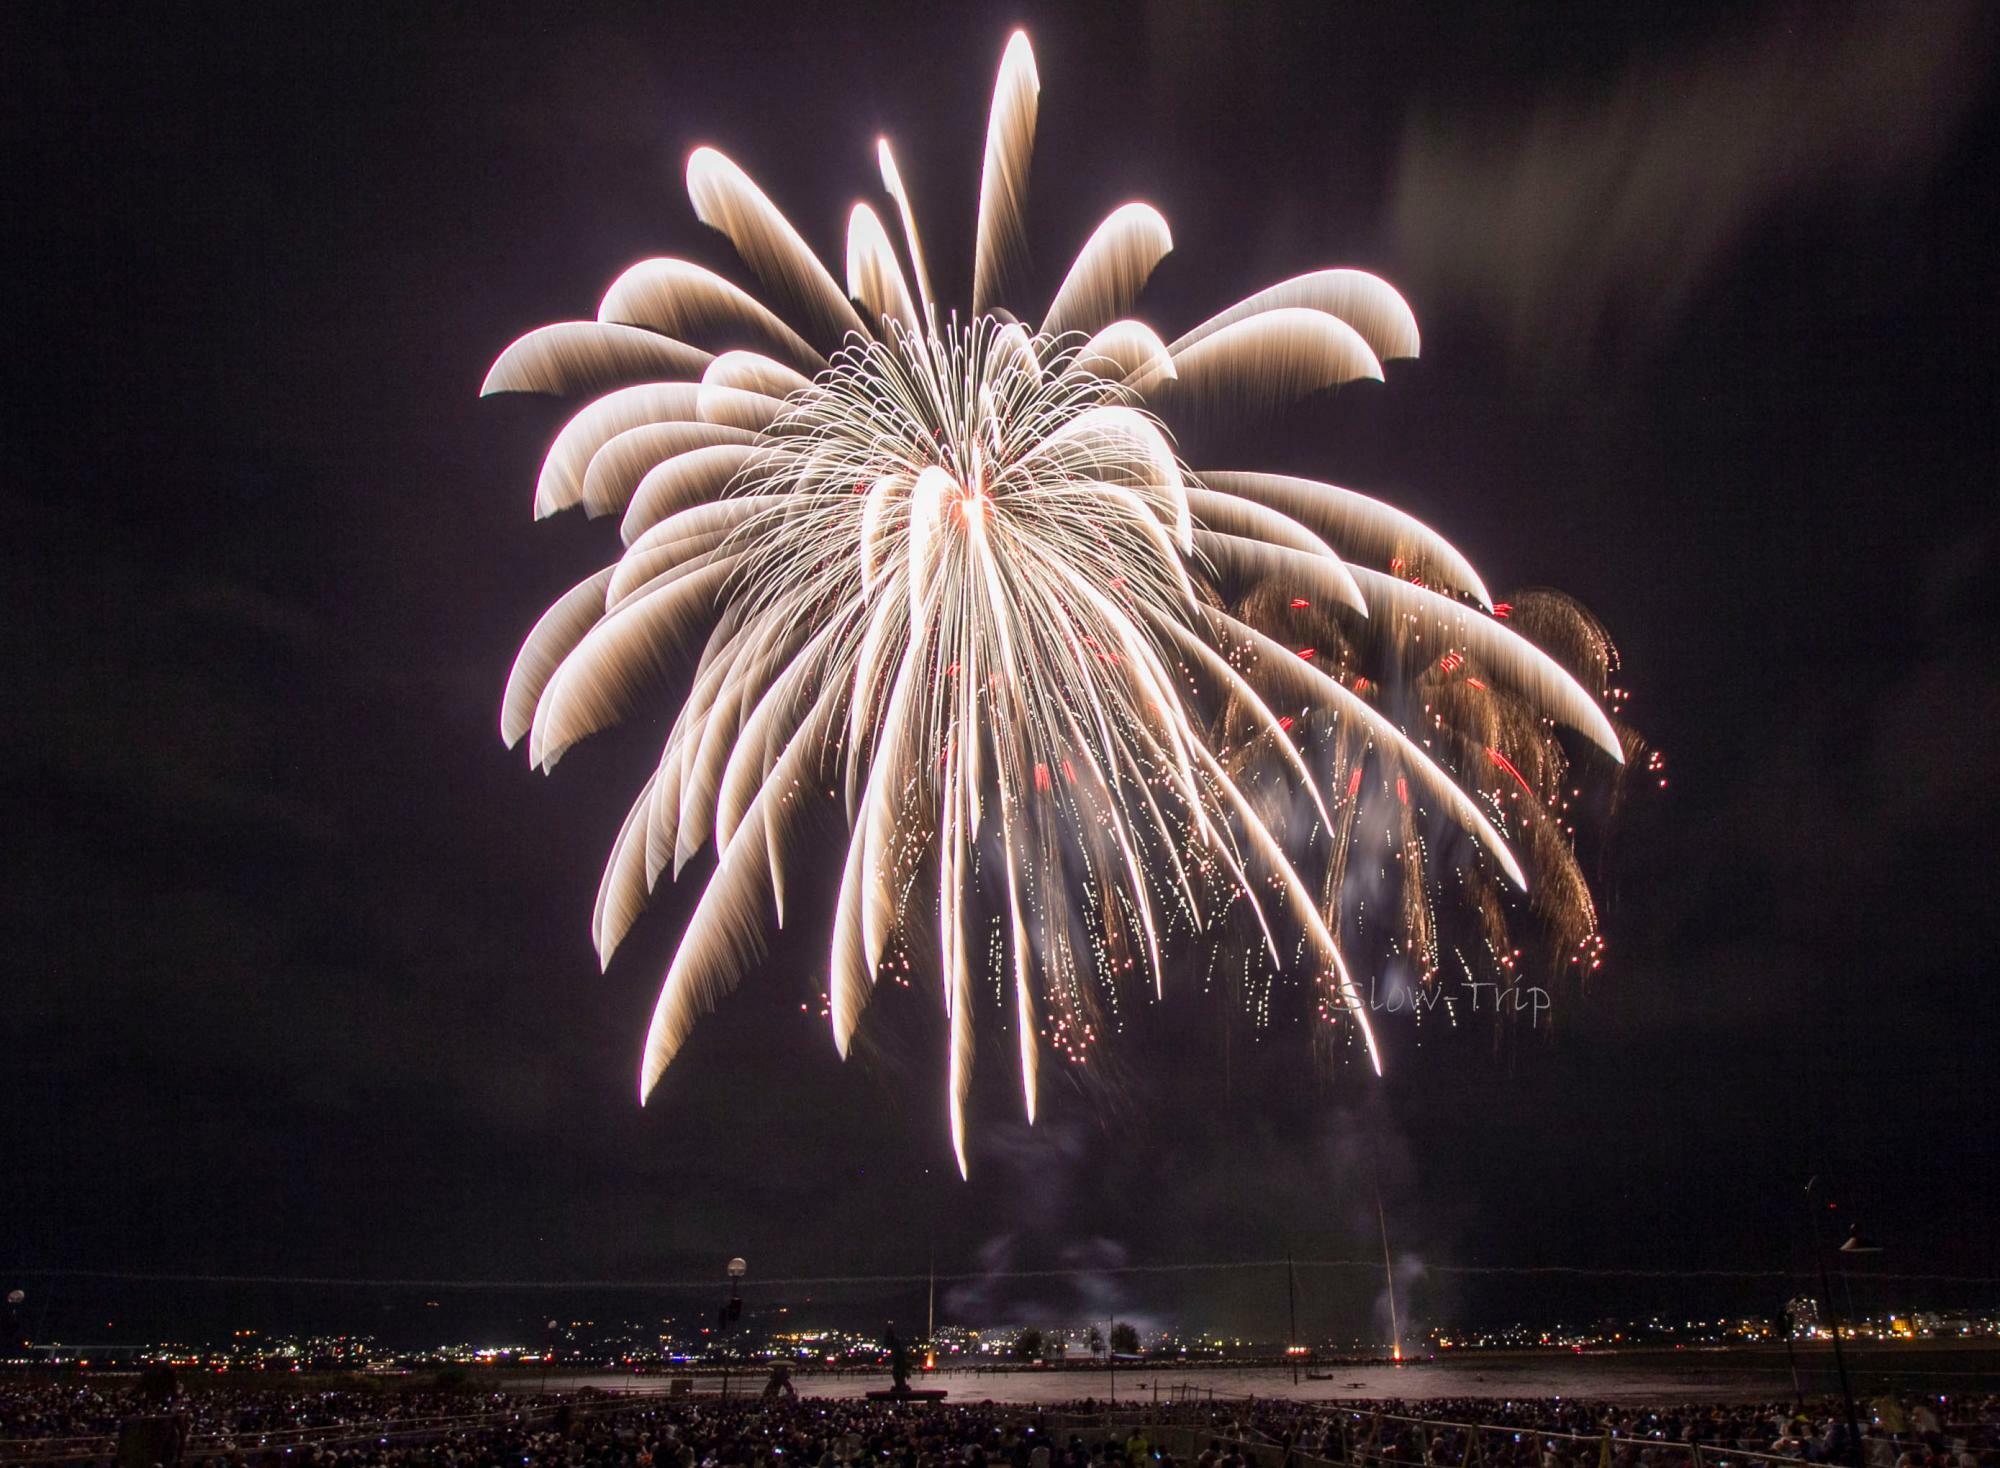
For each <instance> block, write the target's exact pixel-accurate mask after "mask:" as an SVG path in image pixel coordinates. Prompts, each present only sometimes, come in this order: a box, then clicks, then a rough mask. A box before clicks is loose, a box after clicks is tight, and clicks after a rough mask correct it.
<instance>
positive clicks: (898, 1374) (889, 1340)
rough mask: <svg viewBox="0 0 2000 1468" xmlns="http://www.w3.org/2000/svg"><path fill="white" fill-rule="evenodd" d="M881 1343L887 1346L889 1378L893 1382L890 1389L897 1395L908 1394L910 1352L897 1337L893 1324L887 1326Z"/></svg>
mask: <svg viewBox="0 0 2000 1468" xmlns="http://www.w3.org/2000/svg"><path fill="white" fill-rule="evenodd" d="M882 1344H883V1345H885V1346H887V1347H888V1348H889V1378H890V1380H892V1381H893V1382H894V1383H895V1385H894V1386H893V1387H891V1388H890V1390H892V1391H893V1392H895V1394H896V1395H897V1396H899V1397H901V1396H907V1395H909V1391H910V1353H909V1350H908V1349H907V1348H906V1347H905V1346H904V1345H903V1343H902V1341H901V1340H900V1339H898V1338H897V1335H896V1327H895V1326H893V1325H892V1326H890V1327H889V1334H888V1336H887V1337H886V1338H885V1339H884V1340H883V1342H882Z"/></svg>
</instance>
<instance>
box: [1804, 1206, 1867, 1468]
mask: <svg viewBox="0 0 2000 1468" xmlns="http://www.w3.org/2000/svg"><path fill="white" fill-rule="evenodd" d="M1818 1186H1819V1177H1818V1175H1817V1174H1815V1175H1814V1176H1813V1177H1812V1178H1811V1179H1809V1180H1808V1181H1807V1183H1806V1211H1807V1212H1808V1213H1810V1214H1811V1215H1812V1243H1813V1263H1814V1264H1815V1265H1816V1266H1817V1267H1818V1269H1819V1296H1820V1299H1822V1300H1824V1301H1825V1302H1826V1318H1827V1323H1828V1324H1829V1325H1830V1326H1832V1328H1833V1366H1834V1370H1835V1371H1836V1372H1838V1373H1839V1375H1840V1399H1841V1401H1842V1402H1844V1403H1845V1404H1846V1406H1847V1441H1848V1451H1849V1452H1850V1453H1852V1454H1853V1455H1854V1465H1855V1468H1866V1463H1867V1459H1866V1457H1865V1456H1864V1455H1863V1453H1862V1450H1861V1418H1860V1415H1859V1414H1858V1413H1857V1412H1856V1411H1855V1410H1854V1388H1853V1387H1852V1386H1851V1385H1850V1384H1849V1383H1848V1380H1847V1356H1846V1354H1845V1353H1844V1352H1843V1351H1842V1350H1841V1348H1840V1312H1839V1311H1838V1310H1836V1309H1835V1308H1834V1304H1833V1287H1832V1285H1831V1284H1830V1283H1829V1282H1828V1280H1827V1277H1826V1246H1825V1245H1824V1244H1823V1243H1822V1242H1821V1241H1820V1227H1819V1200H1818V1198H1817V1197H1815V1196H1814V1190H1815V1189H1816V1188H1817V1187H1818ZM1840 1251H1841V1253H1843V1254H1879V1253H1881V1252H1882V1250H1881V1248H1880V1247H1879V1246H1878V1245H1875V1244H1871V1243H1869V1242H1867V1241H1866V1240H1864V1239H1863V1238H1862V1237H1861V1231H1860V1230H1859V1229H1855V1230H1854V1231H1853V1232H1851V1233H1850V1234H1849V1235H1848V1239H1847V1242H1846V1243H1844V1244H1842V1245H1841V1246H1840Z"/></svg>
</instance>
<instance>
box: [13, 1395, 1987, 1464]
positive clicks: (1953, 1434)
mask: <svg viewBox="0 0 2000 1468" xmlns="http://www.w3.org/2000/svg"><path fill="white" fill-rule="evenodd" d="M1861 1415H1862V1421H1863V1437H1864V1453H1865V1461H1866V1463H1867V1468H2000V1397H1974V1398H1951V1399H1941V1398H1936V1397H1928V1398H1893V1399H1892V1398H1881V1399H1877V1400H1874V1401H1871V1402H1869V1403H1867V1404H1866V1405H1865V1406H1864V1408H1863V1411H1862V1414H1861ZM134 1417H151V1418H153V1419H155V1420H161V1419H168V1420H171V1421H173V1422H174V1423H175V1424H176V1428H175V1431H176V1433H177V1434H178V1435H177V1436H176V1437H175V1438H174V1440H173V1450H172V1452H170V1453H165V1452H163V1453H162V1454H160V1456H161V1457H163V1458H170V1457H179V1458H180V1460H181V1461H182V1462H184V1463H186V1464H192V1465H198V1468H793V1465H798V1468H855V1465H864V1464H865V1465H868V1468H1314V1465H1315V1464H1318V1463H1341V1464H1352V1465H1357V1468H1394V1465H1404V1464H1407V1465H1412V1468H1416V1465H1424V1468H1725V1465H1727V1468H1743V1465H1746V1464H1751V1463H1753V1461H1754V1460H1753V1459H1752V1458H1751V1457H1750V1456H1749V1455H1774V1456H1778V1457H1784V1458H1790V1459H1796V1460H1804V1461H1807V1462H1816V1463H1818V1462H1824V1463H1836V1464H1845V1463H1849V1462H1851V1461H1852V1457H1851V1455H1850V1453H1849V1451H1848V1438H1847V1425H1846V1418H1845V1413H1844V1411H1843V1410H1842V1409H1841V1408H1840V1405H1839V1404H1838V1403H1837V1402H1828V1401H1820V1402H1816V1403H1813V1404H1811V1405H1810V1407H1809V1409H1808V1410H1804V1411H1800V1410H1797V1409H1796V1408H1795V1407H1793V1406H1791V1405H1766V1406H1744V1405H1716V1404H1688V1405H1683V1406H1655V1407H1634V1406H1628V1405H1622V1404H1604V1403H1589V1402H1578V1401H1571V1400H1567V1399H1551V1400H1546V1401H1493V1400H1486V1399H1476V1398H1474V1399H1462V1400H1440V1401H1425V1402H1407V1403H1406V1402H1379V1403H1353V1402H1341V1403H1327V1402H1299V1401H1293V1400H1288V1399H1282V1398H1273V1399H1262V1400H1250V1401H1234V1402H1227V1401H1208V1402H1201V1403H1188V1402H1184V1403H1180V1404H1176V1405H1163V1406H1129V1405H1128V1406H1126V1407H1123V1408H1120V1409H1118V1410H1117V1411H1116V1412H1115V1413H1112V1412H1110V1411H1108V1410H1106V1409H1100V1408H1099V1407H1098V1405H1097V1404H1096V1403H1093V1402H1088V1401H1086V1402H1077V1403H1071V1404H1068V1405H1065V1406H1061V1407H1054V1406H1051V1407H1043V1408H1029V1407H1022V1406H1013V1405H1005V1404H996V1403H991V1402H987V1403H980V1404H977V1405H960V1404H954V1403H894V1402H874V1401H839V1400H830V1399H824V1398H810V1397H808V1398H803V1399H800V1398H794V1397H790V1396H786V1395H779V1396H775V1397H769V1398H762V1399H759V1398H746V1399H743V1400H740V1401H734V1402H729V1401H717V1400H714V1399H707V1398H692V1399H685V1400H679V1399H677V1400H662V1399H659V1398H652V1399H640V1398H630V1397H616V1396H606V1395H603V1394H596V1393H583V1394H579V1395H576V1396H560V1397H529V1396H515V1395H509V1394H505V1393H477V1392H422V1391H419V1392H393V1393H392V1392H381V1393H375V1392H367V1391H295V1392H286V1391H272V1390H268V1389H234V1388H228V1387H216V1388H207V1389H198V1390H194V1391H189V1392H184V1393H180V1394H178V1395H176V1396H174V1397H173V1398H172V1400H171V1401H167V1402H161V1401H158V1400H155V1399H152V1398H148V1397H147V1396H145V1395H144V1394H142V1393H140V1392H138V1391H136V1390H134V1389H107V1388H105V1387H102V1386H93V1385H89V1384H86V1383H79V1382H45V1383H36V1384H15V1385H0V1457H5V1458H6V1459H8V1460H10V1461H14V1462H21V1461H37V1462H54V1461H57V1460H63V1461H68V1462H72V1463H78V1464H82V1463H86V1462H91V1461H97V1462H102V1461H108V1460H110V1459H112V1458H113V1457H114V1456H116V1452H117V1441H118V1434H119V1429H120V1425H121V1424H122V1423H124V1422H125V1421H126V1420H127V1419H129V1418H134ZM1410 1419H1422V1420H1410ZM128 1456H129V1450H128Z"/></svg>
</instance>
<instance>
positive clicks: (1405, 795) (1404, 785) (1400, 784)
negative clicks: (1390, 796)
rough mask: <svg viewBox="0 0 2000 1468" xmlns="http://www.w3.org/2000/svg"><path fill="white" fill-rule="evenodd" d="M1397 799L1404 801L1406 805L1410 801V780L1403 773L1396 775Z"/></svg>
mask: <svg viewBox="0 0 2000 1468" xmlns="http://www.w3.org/2000/svg"><path fill="white" fill-rule="evenodd" d="M1396 799H1398V800H1400V801H1402V802H1403V804H1404V805H1408V804H1409V803H1410V782H1409V781H1408V780H1405V779H1404V778H1403V777H1402V776H1401V775H1398V776H1397V777H1396Z"/></svg>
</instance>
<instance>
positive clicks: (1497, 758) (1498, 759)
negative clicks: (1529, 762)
mask: <svg viewBox="0 0 2000 1468" xmlns="http://www.w3.org/2000/svg"><path fill="white" fill-rule="evenodd" d="M1486 752H1487V753H1488V754H1489V755H1491V756H1492V757H1493V763H1494V764H1496V765H1498V766H1500V768H1501V769H1503V770H1505V771H1506V772H1507V773H1508V774H1510V775H1512V776H1513V777H1514V782H1515V783H1516V784H1517V785H1519V786H1520V787H1521V788H1522V789H1523V790H1527V791H1528V794H1530V795H1533V794H1534V793H1535V792H1534V791H1532V790H1529V789H1528V782H1527V781H1526V780H1523V779H1522V778H1521V772H1520V771H1519V770H1517V769H1515V768H1514V762H1513V761H1512V760H1510V759H1508V758H1507V756H1506V755H1504V754H1502V753H1501V752H1500V751H1499V750H1497V749H1492V748H1489V749H1488V750H1487V751H1486Z"/></svg>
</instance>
